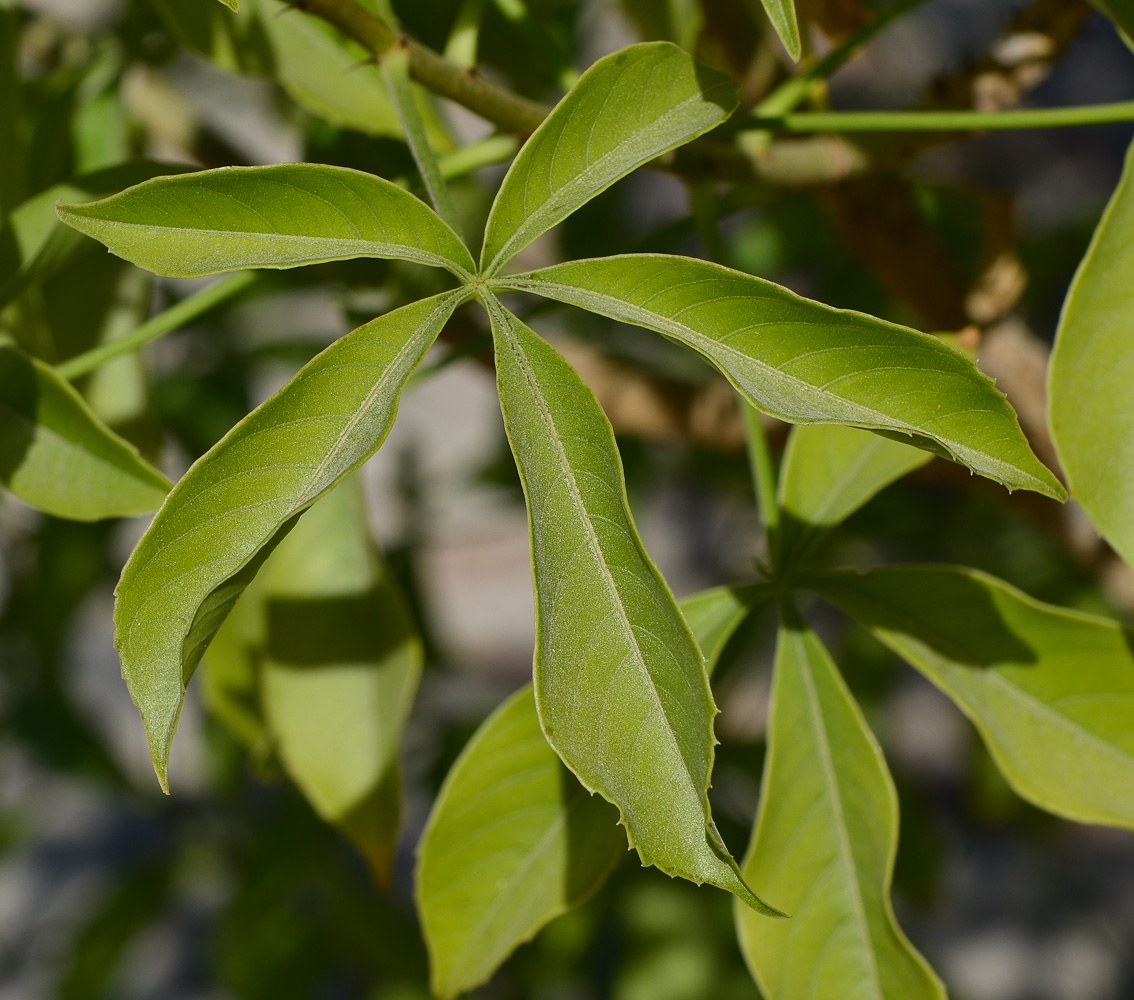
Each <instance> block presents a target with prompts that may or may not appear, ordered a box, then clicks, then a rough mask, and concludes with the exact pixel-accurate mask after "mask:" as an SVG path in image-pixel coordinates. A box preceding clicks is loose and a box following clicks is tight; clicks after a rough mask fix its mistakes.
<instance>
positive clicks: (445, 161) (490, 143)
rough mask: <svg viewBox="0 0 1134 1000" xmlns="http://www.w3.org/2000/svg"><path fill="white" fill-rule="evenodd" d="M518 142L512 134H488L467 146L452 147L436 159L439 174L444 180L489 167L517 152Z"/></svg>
mask: <svg viewBox="0 0 1134 1000" xmlns="http://www.w3.org/2000/svg"><path fill="white" fill-rule="evenodd" d="M519 149H520V144H519V142H517V140H516V137H515V136H512V135H490V136H488V137H487V138H484V139H480V140H478V141H477V142H471V143H469V144H468V145H467V146H461V147H460V148H459V149H454V150H453V151H452V152H451V153H444V154H442V155H441V156H440V157H438V159H437V165H438V166H439V167H440V168H441V176H442V177H444V178H445V179H446V180H452V179H453V178H454V177H463V176H464V175H465V174H471V173H472V172H473V171H474V170H479V169H480V168H481V167H490V166H492V165H493V164H495V163H503V162H504V161H505V160H510V159H511V158H512V157H513V156H515V155H516V153H517V152H519Z"/></svg>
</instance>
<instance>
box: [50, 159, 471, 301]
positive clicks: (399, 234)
mask: <svg viewBox="0 0 1134 1000" xmlns="http://www.w3.org/2000/svg"><path fill="white" fill-rule="evenodd" d="M58 211H59V218H61V219H62V220H63V221H64V222H66V223H67V224H68V225H70V226H74V227H75V228H76V229H78V230H79V231H80V232H83V233H86V234H87V235H88V236H93V237H94V238H95V239H96V240H99V241H100V242H102V243H105V244H106V245H107V247H109V248H110V251H111V253H115V254H117V255H118V256H119V257H125V258H126V260H128V261H130V262H131V263H133V264H137V265H138V266H139V267H144V268H146V269H147V270H150V271H154V272H156V273H157V274H165V275H171V276H173V277H177V278H193V277H199V276H200V275H204V274H215V273H217V272H218V271H232V270H236V269H237V268H246V267H270V268H285V267H298V266H300V265H302V264H317V263H319V262H321V261H328V260H344V259H346V258H349V257H400V258H403V259H405V260H412V261H416V262H417V263H419V264H430V265H433V266H435V267H444V268H447V269H448V270H450V271H452V272H453V273H454V274H456V275H457V276H458V277H459V278H461V279H462V280H464V279H467V278H468V277H469V273H470V272H471V271H472V270H473V267H474V265H473V260H472V257H471V256H469V252H468V250H467V249H466V248H465V245H464V244H463V243H462V242H461V241H460V239H459V238H458V237H457V235H456V234H455V233H454V232H453V231H452V230H451V229H450V228H449V227H448V226H447V225H445V223H444V222H442V221H441V220H440V219H439V218H438V217H437V216H436V215H435V214H434V212H433V211H432V209H430V208H429V206H428V205H426V204H425V203H424V202H422V201H419V200H418V199H417V198H415V197H414V196H413V195H411V194H409V193H408V192H407V191H403V190H402V189H401V188H400V187H398V186H397V185H396V184H391V183H390V182H389V181H387V180H383V179H382V178H381V177H375V176H374V175H372V174H364V173H362V172H361V171H359V170H349V169H347V168H346V167H329V166H321V165H316V164H310V163H281V164H277V165H274V166H268V167H220V168H218V169H216V170H202V171H200V172H198V173H193V174H182V175H180V176H177V177H156V178H154V179H153V180H150V181H146V182H145V183H143V184H139V185H137V186H136V187H132V188H129V189H128V190H126V191H123V192H122V193H121V194H116V195H113V196H111V197H110V198H104V199H103V200H102V201H96V202H90V203H88V204H85V205H60V206H59V207H58Z"/></svg>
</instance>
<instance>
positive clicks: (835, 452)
mask: <svg viewBox="0 0 1134 1000" xmlns="http://www.w3.org/2000/svg"><path fill="white" fill-rule="evenodd" d="M930 457H931V456H930V455H929V454H927V453H926V452H924V451H922V450H921V449H920V448H912V447H910V446H909V445H907V444H902V443H901V442H900V441H895V440H892V439H890V438H884V437H882V436H881V435H879V434H871V433H870V432H868V431H863V430H859V429H858V428H857V427H842V426H840V425H838V424H800V425H797V426H795V427H793V428H792V429H791V434H790V435H789V436H788V443H787V448H786V449H785V450H784V461H783V466H782V468H781V469H780V485H779V494H780V495H779V503H780V507H781V509H782V518H781V521H782V523H781V525H780V536H781V545H782V552H783V555H784V559H785V561H786V562H788V563H792V562H795V561H797V560H798V559H799V558H800V557H801V556H803V555H804V554H805V553H806V551H807V549H808V548H809V547H810V546H811V545H812V544H813V543H814V542H815V540H816V539H818V538H819V536H820V535H821V534H822V532H823V531H824V530H825V529H827V528H831V527H834V526H835V525H836V524H838V523H840V522H841V521H843V520H845V519H846V518H847V517H849V516H850V515H851V514H853V513H854V512H855V511H856V510H858V509H859V507H861V506H862V505H863V504H865V503H866V502H867V501H868V500H870V499H871V497H873V496H874V495H875V494H876V493H878V492H880V491H881V490H883V489H884V488H885V487H887V486H889V485H890V484H891V483H892V482H895V481H896V480H898V479H901V478H902V476H904V475H905V474H906V473H907V472H912V471H913V470H914V469H918V468H920V467H921V466H923V465H925V463H926V462H928V461H929V460H930Z"/></svg>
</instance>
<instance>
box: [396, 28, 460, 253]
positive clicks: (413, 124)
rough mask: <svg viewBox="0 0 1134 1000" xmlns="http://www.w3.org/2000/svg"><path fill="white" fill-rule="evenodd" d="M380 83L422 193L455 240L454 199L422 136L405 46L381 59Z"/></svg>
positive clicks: (427, 140)
mask: <svg viewBox="0 0 1134 1000" xmlns="http://www.w3.org/2000/svg"><path fill="white" fill-rule="evenodd" d="M381 66H382V79H383V80H384V81H385V82H386V88H387V89H388V90H389V92H390V96H391V98H393V101H394V109H395V110H396V111H397V113H398V121H400V122H401V123H402V131H403V132H404V133H405V137H406V143H407V144H408V145H409V148H410V153H411V154H413V162H414V163H416V164H417V169H418V172H419V173H420V174H421V179H422V180H423V181H424V182H425V190H426V192H427V193H428V194H429V200H430V201H431V202H432V203H433V207H434V208H435V209H437V214H438V215H440V216H441V218H442V219H444V220H445V221H446V222H447V223H448V224H449V227H450V228H451V229H452V230H453V232H455V233H456V234H457V235H458V236H459V235H460V233H461V228H460V223H459V222H458V221H457V213H456V210H455V209H454V208H453V199H452V198H451V197H450V195H449V186H448V185H447V184H446V183H445V178H444V177H442V176H441V168H440V167H439V166H438V165H437V156H436V154H435V153H434V152H433V147H432V146H430V145H429V138H428V136H426V134H425V125H424V124H423V122H422V120H421V115H420V114H419V113H418V110H417V99H416V98H415V97H414V93H413V87H412V85H411V84H410V54H409V50H408V49H407V48H405V47H404V46H401V45H398V46H396V47H395V48H392V49H390V50H389V51H388V52H386V54H385V55H383V56H382V59H381Z"/></svg>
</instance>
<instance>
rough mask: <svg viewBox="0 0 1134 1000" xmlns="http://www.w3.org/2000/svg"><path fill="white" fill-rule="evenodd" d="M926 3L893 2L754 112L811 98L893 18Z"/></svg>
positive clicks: (765, 113) (770, 112) (767, 112)
mask: <svg viewBox="0 0 1134 1000" xmlns="http://www.w3.org/2000/svg"><path fill="white" fill-rule="evenodd" d="M924 2H925V0H898V2H897V3H893V4H891V5H890V6H889V7H887V8H886V9H885V10H882V11H879V12H878V14H877V15H876V16H875V18H874V20H872V21H871V22H870V23H869V24H865V25H863V26H862V27H861V28H859V29H858V31H855V32H853V33H852V34H850V35H848V36H847V37H846V39H844V40H843V42H841V43H840V44H839V45H837V46H836V47H835V48H833V49H832V50H831V51H830V52H828V53H827V54H826V55H825V56H824V57H823V58H822V59H819V60H817V61H816V62H814V63H812V64H811V65H810V66H808V67H807V68H806V69H804V70H803V71H802V72H800V73H799V74H797V75H796V76H793V77H792V78H791V79H790V80H785V81H784V82H783V83H782V84H780V85H779V86H778V87H777V88H776V89H775V90H773V91H772V92H771V93H770V94H769V95H768V96H767V97H765V98H764V100H762V101H761V102H760V103H759V104H757V105H756V108H755V109H754V111H753V114H754V115H756V116H757V117H759V118H771V117H775V116H778V115H784V114H787V113H788V112H789V111H791V110H792V109H793V108H795V107H796V106H797V105H798V104H799V103H800V102H801V101H802V100H803V99H804V98H805V97H807V93H808V91H809V90H810V89H811V86H812V84H814V83H815V82H816V81H819V80H826V79H827V78H828V77H830V76H832V75H833V74H834V73H835V71H836V70H838V69H839V68H840V67H841V66H842V65H843V64H844V63H845V62H846V61H847V60H848V59H850V57H851V56H852V55H854V53H855V52H857V51H858V49H860V48H861V47H862V46H863V45H865V44H866V43H867V42H869V41H870V40H871V39H872V38H873V37H874V36H875V35H877V34H878V32H880V31H881V30H882V29H883V28H885V27H886V26H887V25H888V24H890V22H891V21H893V20H894V19H895V18H898V17H901V16H902V15H903V14H906V13H908V12H909V11H911V10H913V9H914V8H915V7H917V6H920V5H921V4H922V3H924Z"/></svg>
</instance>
